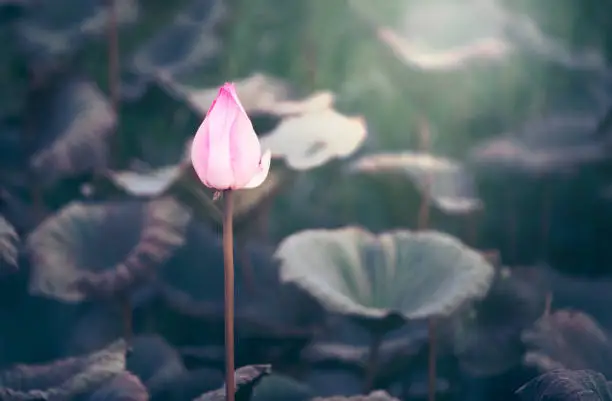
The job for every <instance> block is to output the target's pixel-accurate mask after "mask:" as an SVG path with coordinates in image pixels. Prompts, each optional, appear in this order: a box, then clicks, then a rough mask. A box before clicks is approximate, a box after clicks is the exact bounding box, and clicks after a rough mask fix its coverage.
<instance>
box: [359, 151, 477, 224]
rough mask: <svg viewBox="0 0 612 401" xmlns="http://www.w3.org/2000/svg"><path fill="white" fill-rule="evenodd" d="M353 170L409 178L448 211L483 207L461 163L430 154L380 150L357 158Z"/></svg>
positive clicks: (422, 192)
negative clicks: (377, 152) (380, 151)
mask: <svg viewBox="0 0 612 401" xmlns="http://www.w3.org/2000/svg"><path fill="white" fill-rule="evenodd" d="M351 171H353V172H354V173H357V174H365V175H368V176H372V177H374V178H378V179H380V180H383V181H384V180H385V179H386V180H387V181H390V180H392V179H393V178H394V177H395V178H396V179H397V178H400V179H401V178H403V179H404V180H409V182H410V183H412V184H413V185H414V186H415V187H416V188H418V190H419V192H420V193H421V194H423V195H425V196H428V197H429V198H430V199H432V200H433V202H434V203H435V204H436V206H437V207H438V208H439V209H440V210H442V211H444V212H446V213H469V212H473V211H474V210H477V209H480V208H481V207H482V203H481V201H480V200H479V199H478V196H477V195H476V190H475V188H474V182H473V179H472V177H471V176H470V175H469V173H468V172H467V171H466V169H465V168H464V167H463V166H461V165H460V164H458V163H456V162H454V161H452V160H448V159H445V158H442V157H437V156H433V155H430V154H427V153H412V152H403V153H381V154H373V155H367V156H364V157H362V158H360V159H358V160H356V161H355V162H354V163H353V164H352V166H351Z"/></svg>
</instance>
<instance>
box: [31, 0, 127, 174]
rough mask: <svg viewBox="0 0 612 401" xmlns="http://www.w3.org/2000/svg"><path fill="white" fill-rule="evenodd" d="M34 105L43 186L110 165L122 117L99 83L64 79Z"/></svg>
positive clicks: (37, 168) (35, 164)
mask: <svg viewBox="0 0 612 401" xmlns="http://www.w3.org/2000/svg"><path fill="white" fill-rule="evenodd" d="M55 7H57V6H55ZM30 107H32V110H33V115H32V116H31V117H30V119H31V121H34V122H35V124H33V125H34V126H33V127H32V130H33V136H34V137H36V138H39V139H38V140H37V143H36V145H37V146H36V148H35V149H34V150H33V154H32V156H31V158H30V166H31V168H32V170H33V172H34V173H35V174H36V176H37V179H38V182H39V183H40V184H41V185H43V186H49V185H52V184H54V183H55V182H56V181H58V180H60V179H62V178H68V177H73V176H77V175H80V174H83V173H87V172H91V171H93V170H101V169H104V168H105V167H106V164H107V161H108V160H107V156H108V141H109V138H110V135H111V133H112V130H113V128H114V126H115V123H116V120H115V118H116V117H115V115H114V114H113V113H112V110H111V108H110V105H109V103H108V102H107V100H106V98H105V97H104V95H103V94H102V93H101V92H100V90H99V89H98V88H97V87H96V85H95V84H94V83H92V82H91V81H88V80H86V79H84V78H76V77H72V78H65V79H60V80H58V81H57V82H53V83H52V84H51V85H50V86H49V87H48V88H44V89H41V92H40V93H37V94H35V95H33V96H32V104H31V105H30Z"/></svg>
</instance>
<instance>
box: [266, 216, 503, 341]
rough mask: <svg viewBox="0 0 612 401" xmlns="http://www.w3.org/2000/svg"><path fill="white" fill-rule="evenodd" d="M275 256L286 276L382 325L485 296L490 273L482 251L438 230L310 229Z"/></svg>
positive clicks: (334, 306) (336, 307) (331, 304)
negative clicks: (370, 230)
mask: <svg viewBox="0 0 612 401" xmlns="http://www.w3.org/2000/svg"><path fill="white" fill-rule="evenodd" d="M275 256H276V257H277V258H278V259H279V260H280V261H281V272H280V274H281V279H282V280H283V281H285V282H293V283H295V284H297V285H298V286H300V287H302V288H303V289H304V290H306V291H307V292H309V293H310V294H312V295H313V296H315V297H316V298H317V299H318V300H319V301H320V302H322V303H323V304H324V305H325V306H326V307H328V308H330V309H331V310H333V311H336V312H339V313H342V314H346V315H348V316H352V317H354V318H355V319H357V321H360V322H361V323H366V324H367V323H371V324H374V325H379V326H381V325H382V326H386V325H391V326H395V325H397V324H400V323H402V322H403V321H404V320H408V319H417V318H425V317H429V316H434V315H447V314H449V313H451V312H453V311H454V310H455V309H456V308H458V307H460V306H461V305H462V304H463V303H464V302H465V301H469V300H471V299H473V298H479V297H482V296H483V295H484V294H486V292H487V291H488V289H489V286H490V284H491V280H492V278H493V268H492V267H491V265H490V264H489V263H488V262H487V261H486V260H485V259H484V258H483V257H482V256H481V255H480V254H478V253H477V252H475V251H473V250H471V249H470V248H468V247H467V246H465V245H463V244H462V243H461V242H460V241H458V240H457V239H455V238H453V237H451V236H449V235H446V234H442V233H438V232H433V231H432V232H410V231H392V232H388V233H384V234H381V235H379V236H375V235H373V234H371V233H369V232H367V231H365V230H362V229H360V228H355V227H346V228H342V229H337V230H306V231H302V232H299V233H297V234H294V235H292V236H290V237H288V238H286V239H285V240H284V241H283V242H281V244H280V245H279V247H278V249H277V251H276V254H275ZM386 329H388V328H387V327H383V328H382V330H383V331H384V330H386Z"/></svg>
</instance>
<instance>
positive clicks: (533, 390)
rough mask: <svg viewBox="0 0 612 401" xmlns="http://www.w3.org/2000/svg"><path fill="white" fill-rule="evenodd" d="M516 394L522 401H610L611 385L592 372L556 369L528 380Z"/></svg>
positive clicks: (611, 397) (611, 400)
mask: <svg viewBox="0 0 612 401" xmlns="http://www.w3.org/2000/svg"><path fill="white" fill-rule="evenodd" d="M516 393H517V394H518V395H519V397H520V399H521V400H522V401H595V400H598V401H612V384H611V383H610V382H608V381H606V378H605V377H604V376H603V375H602V374H601V373H599V372H595V371H592V370H565V369H557V370H553V371H550V372H548V373H545V374H543V375H541V376H538V377H536V378H535V379H532V380H530V381H529V382H527V383H526V384H525V385H523V386H522V387H521V388H519V389H518V390H517V391H516Z"/></svg>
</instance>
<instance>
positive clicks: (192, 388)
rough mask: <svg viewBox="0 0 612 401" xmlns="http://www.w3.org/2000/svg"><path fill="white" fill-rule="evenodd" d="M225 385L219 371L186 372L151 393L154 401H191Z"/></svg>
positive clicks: (197, 370)
mask: <svg viewBox="0 0 612 401" xmlns="http://www.w3.org/2000/svg"><path fill="white" fill-rule="evenodd" d="M221 385H223V373H222V371H221V370H218V369H208V368H200V369H195V370H188V371H187V370H186V371H184V372H183V373H182V374H181V375H179V376H178V377H175V378H174V380H172V381H169V382H167V383H166V385H165V386H162V387H160V388H158V389H157V390H156V392H153V393H151V400H152V401H191V400H193V399H195V398H197V397H199V396H200V395H201V394H204V393H207V392H209V391H213V390H215V389H218V388H219V387H220V386H221Z"/></svg>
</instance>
